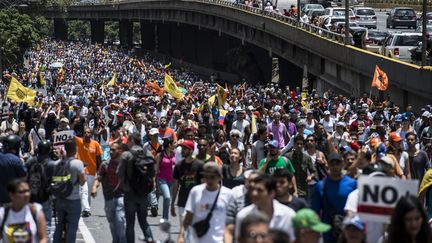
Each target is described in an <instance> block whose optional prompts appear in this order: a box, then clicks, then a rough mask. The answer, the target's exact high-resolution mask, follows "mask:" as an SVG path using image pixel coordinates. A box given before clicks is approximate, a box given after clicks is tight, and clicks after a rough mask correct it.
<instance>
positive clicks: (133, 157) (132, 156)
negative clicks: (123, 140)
mask: <svg viewBox="0 0 432 243" xmlns="http://www.w3.org/2000/svg"><path fill="white" fill-rule="evenodd" d="M140 143H141V135H140V134H139V133H133V134H131V135H130V136H129V137H128V141H127V145H128V148H129V151H125V152H123V154H122V155H121V157H120V165H119V168H118V173H117V174H118V176H119V178H120V185H121V188H122V190H123V191H124V193H125V194H124V207H125V213H126V241H127V243H134V242H135V215H137V216H138V222H139V225H140V227H141V230H142V231H143V233H144V238H145V240H146V241H147V242H154V241H153V234H152V231H151V229H150V225H149V224H148V222H147V206H148V200H147V197H148V194H149V193H150V192H151V191H152V190H153V188H154V187H155V184H156V182H155V168H154V164H155V161H154V158H153V155H152V154H151V152H150V151H149V150H143V148H142V147H141V146H139V144H140ZM138 182H139V183H138Z"/></svg>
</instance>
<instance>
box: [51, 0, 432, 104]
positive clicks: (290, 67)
mask: <svg viewBox="0 0 432 243" xmlns="http://www.w3.org/2000/svg"><path fill="white" fill-rule="evenodd" d="M43 15H44V16H45V17H47V18H50V19H54V29H55V36H56V38H58V39H66V38H67V20H78V19H79V20H89V21H90V22H91V37H92V41H93V42H98V43H101V42H103V41H104V22H105V21H119V22H120V25H119V32H120V42H121V43H122V44H125V45H132V26H133V25H132V23H133V22H137V21H139V22H140V23H141V37H142V38H141V39H142V47H143V48H145V49H148V50H152V51H157V52H160V53H163V54H167V55H170V56H172V57H174V58H179V59H182V60H184V61H187V62H190V63H195V64H199V65H202V66H204V67H208V68H213V69H215V70H220V71H230V70H232V69H236V68H239V69H242V70H246V71H249V73H250V74H252V75H250V77H248V78H249V79H252V80H253V79H256V80H255V81H258V80H260V81H263V80H264V81H270V79H271V72H272V59H273V58H274V57H277V58H279V79H280V81H281V83H285V84H289V85H291V86H298V85H301V79H302V77H303V73H304V71H305V73H307V74H308V78H309V87H314V88H317V89H318V91H323V90H326V89H328V88H333V89H334V90H336V91H338V92H343V93H346V94H352V95H355V96H358V95H360V94H361V93H362V92H369V91H370V84H371V81H372V77H373V73H374V69H375V65H379V67H380V68H381V69H383V70H384V71H385V72H386V73H387V75H388V77H389V80H390V87H389V89H388V90H387V91H386V92H387V93H389V94H390V96H391V99H392V100H394V101H396V102H397V103H398V104H399V105H406V104H413V105H414V107H419V106H420V105H425V104H431V103H432V69H431V68H430V67H425V68H421V67H419V66H416V65H412V64H407V63H403V62H400V61H397V60H393V59H390V58H387V57H384V56H381V55H377V54H373V53H370V52H367V51H365V50H362V49H359V48H356V47H353V46H350V45H345V44H344V43H343V36H341V35H339V34H335V33H331V32H327V31H325V30H323V29H320V28H317V27H315V26H312V25H306V24H298V23H297V22H296V21H295V20H294V19H291V18H287V17H284V16H281V15H278V14H274V13H268V12H263V11H261V10H260V9H256V8H251V7H247V6H243V5H237V4H233V3H230V2H227V1H221V0H184V1H183V0H168V1H167V0H161V1H153V0H146V1H126V2H119V3H116V4H111V5H106V4H105V5H103V4H95V5H82V6H71V7H68V8H66V9H56V8H52V9H47V10H46V11H45V12H44V13H43ZM237 55H243V56H246V59H247V60H249V61H247V62H246V63H243V64H242V63H240V64H239V63H238V62H235V61H234V62H233V60H236V57H237ZM236 65H237V66H236ZM376 92H377V91H376V90H374V93H376Z"/></svg>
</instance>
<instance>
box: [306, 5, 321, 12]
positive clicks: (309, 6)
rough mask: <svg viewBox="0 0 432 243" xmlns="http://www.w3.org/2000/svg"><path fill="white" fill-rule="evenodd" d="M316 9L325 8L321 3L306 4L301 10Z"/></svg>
mask: <svg viewBox="0 0 432 243" xmlns="http://www.w3.org/2000/svg"><path fill="white" fill-rule="evenodd" d="M316 9H318V10H321V9H322V10H324V7H323V5H321V4H305V5H304V6H303V8H302V10H301V11H302V12H306V13H307V12H308V11H309V10H316Z"/></svg>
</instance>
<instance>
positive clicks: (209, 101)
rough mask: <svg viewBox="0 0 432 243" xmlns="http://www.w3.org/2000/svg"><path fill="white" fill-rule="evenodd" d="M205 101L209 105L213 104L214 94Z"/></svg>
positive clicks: (214, 100)
mask: <svg viewBox="0 0 432 243" xmlns="http://www.w3.org/2000/svg"><path fill="white" fill-rule="evenodd" d="M207 101H208V104H209V106H213V104H214V103H215V102H216V95H213V96H212V97H210V98H208V100H207Z"/></svg>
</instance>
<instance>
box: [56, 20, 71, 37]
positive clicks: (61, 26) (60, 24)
mask: <svg viewBox="0 0 432 243" xmlns="http://www.w3.org/2000/svg"><path fill="white" fill-rule="evenodd" d="M54 38H55V39H57V40H67V38H68V29H67V23H66V20H65V19H54Z"/></svg>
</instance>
